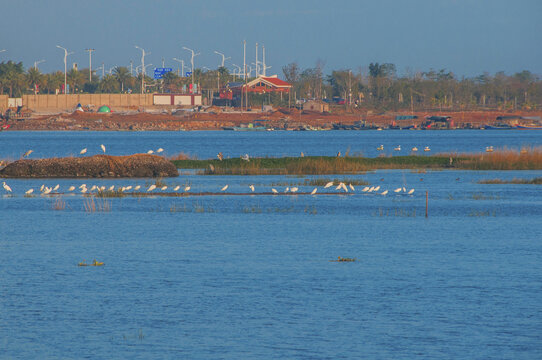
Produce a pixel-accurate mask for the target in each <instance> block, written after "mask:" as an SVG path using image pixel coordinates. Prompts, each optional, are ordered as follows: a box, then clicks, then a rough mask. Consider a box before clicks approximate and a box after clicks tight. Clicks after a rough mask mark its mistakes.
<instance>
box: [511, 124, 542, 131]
mask: <svg viewBox="0 0 542 360" xmlns="http://www.w3.org/2000/svg"><path fill="white" fill-rule="evenodd" d="M515 129H518V130H542V125H516V127H515Z"/></svg>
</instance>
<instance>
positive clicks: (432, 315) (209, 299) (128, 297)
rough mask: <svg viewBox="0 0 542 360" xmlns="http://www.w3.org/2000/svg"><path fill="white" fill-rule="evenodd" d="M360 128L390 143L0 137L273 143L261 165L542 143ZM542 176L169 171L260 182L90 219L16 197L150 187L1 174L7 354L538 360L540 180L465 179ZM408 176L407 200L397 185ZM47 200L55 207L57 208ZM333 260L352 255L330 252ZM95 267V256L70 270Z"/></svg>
mask: <svg viewBox="0 0 542 360" xmlns="http://www.w3.org/2000/svg"><path fill="white" fill-rule="evenodd" d="M372 133H373V134H375V135H376V136H383V137H382V138H376V139H373V138H371V136H369V135H365V134H366V133H361V132H356V133H352V132H333V133H331V132H327V133H290V132H288V133H286V132H280V133H278V132H277V133H273V134H271V135H268V134H267V133H264V134H261V135H260V134H258V135H256V136H257V138H252V137H251V136H248V135H246V134H242V135H239V137H237V136H238V135H237V134H234V133H225V132H222V133H218V132H217V133H135V134H132V133H67V134H66V133H35V132H32V133H5V134H8V135H9V136H8V137H4V135H5V134H1V135H0V141H2V143H1V146H0V154H2V157H7V156H6V155H5V154H6V153H7V155H8V156H9V155H10V154H13V157H15V156H17V157H18V156H20V154H19V153H20V152H21V150H22V151H23V152H24V150H25V149H27V148H33V149H34V150H35V151H36V152H38V151H39V152H41V153H43V154H45V155H44V156H52V155H61V154H65V153H70V152H72V153H75V152H78V150H79V148H80V147H83V146H86V147H89V149H90V148H91V146H94V145H96V147H97V146H99V144H101V143H104V144H106V146H108V152H109V151H111V152H112V153H130V152H134V151H136V150H134V149H138V150H139V151H144V150H145V151H146V150H147V148H157V147H160V146H161V147H163V148H165V149H166V151H171V152H176V151H187V152H190V153H193V154H195V155H197V156H199V157H201V158H205V157H214V156H215V154H216V152H217V151H218V150H217V149H220V146H218V145H217V144H222V148H223V150H222V151H223V152H224V153H226V151H228V152H229V153H231V155H232V156H238V155H239V154H242V153H250V154H259V153H258V151H262V152H261V154H263V153H264V151H263V150H262V149H260V148H265V149H274V150H269V151H268V152H266V153H265V154H266V155H271V156H279V155H282V154H291V155H297V152H298V151H305V152H306V153H307V152H310V153H312V152H314V153H318V149H321V150H320V153H321V154H333V153H334V152H336V151H337V150H336V149H337V148H338V149H345V148H346V147H347V146H349V145H350V146H351V149H352V151H354V150H355V151H363V152H369V151H368V150H364V149H365V148H364V146H367V149H369V148H371V146H373V145H372V144H373V143H372V142H374V144H380V143H383V144H385V146H387V144H389V146H393V145H395V144H399V143H401V144H402V145H403V147H406V145H405V144H409V141H411V142H412V143H416V144H417V146H418V147H420V146H426V145H425V144H426V143H427V144H428V145H429V146H432V148H437V147H443V148H444V149H443V150H442V151H450V150H453V148H452V147H453V146H456V147H459V146H460V145H457V142H459V144H461V141H464V142H463V144H464V145H461V146H472V147H473V148H474V145H472V144H471V145H469V143H473V142H474V140H476V142H477V143H476V147H485V146H488V145H493V146H508V147H513V146H521V145H526V144H528V145H540V140H539V136H535V135H533V134H535V133H537V132H508V134H509V135H506V134H504V135H501V134H502V133H501V132H492V134H494V136H493V137H491V136H490V135H489V134H490V133H489V132H483V131H480V132H475V131H473V132H469V131H466V132H458V133H463V134H465V136H467V137H469V136H473V137H474V139H471V140H470V141H468V140H466V139H465V140H461V139H460V136H458V135H454V134H455V133H456V132H439V133H437V132H420V131H417V132H406V131H402V132H378V133H377V132H372ZM386 133H387V134H389V136H390V138H386V137H384V135H385V134H386ZM450 133H453V134H451V135H448V134H450ZM222 134H223V136H222ZM277 134H279V135H277ZM280 134H283V135H280ZM307 134H308V135H307ZM312 134H314V135H312ZM381 134H382V135H381ZM402 134H404V136H403V137H401V136H402ZM411 134H412V135H411ZM416 134H419V136H421V137H420V138H417V137H416V136H414V135H416ZM425 134H430V135H431V136H429V135H425ZM471 134H476V135H471ZM524 134H525V135H524ZM25 135H26V136H25ZM206 135H208V136H209V137H210V138H207V137H206ZM250 135H253V134H250ZM507 136H508V137H507ZM258 137H259V138H258ZM411 137H412V138H411ZM354 140H359V141H360V142H359V143H357V144H358V146H359V147H358V148H356V147H355V146H356V145H355V144H356V143H354ZM449 142H456V144H451V143H449ZM369 143H370V145H366V144H369ZM81 144H85V145H83V146H81ZM164 144H166V145H164ZM309 144H313V145H309ZM478 144H480V146H478ZM485 144H488V145H485ZM121 145H122V146H121ZM117 146H118V147H119V148H118V149H117ZM445 146H448V148H446V147H445ZM123 147H126V149H123ZM58 148H60V149H62V148H63V149H64V150H62V151H64V153H61V152H60V151H59V152H58V153H56V152H55V151H57V150H55V149H58ZM302 148H305V149H310V150H301V149H302ZM170 149H174V150H170ZM224 149H227V150H224ZM9 151H12V153H9ZM343 151H344V150H343ZM89 152H90V151H89ZM96 152H97V151H96ZM537 176H542V171H528V172H513V171H509V172H475V171H472V172H468V171H430V172H427V173H415V172H411V171H408V170H406V171H378V172H373V173H367V174H361V175H349V176H341V175H338V176H332V177H329V176H327V177H325V178H337V179H344V178H345V177H346V178H348V179H356V180H365V181H367V182H369V183H370V184H371V185H380V186H381V190H380V192H381V191H382V190H384V189H388V190H390V193H389V194H388V195H387V196H382V195H377V194H367V193H363V192H362V191H361V189H362V188H363V186H356V191H355V192H354V193H352V192H349V193H348V194H341V195H329V196H328V195H319V196H308V195H297V196H263V195H258V194H257V193H258V192H263V191H269V190H270V189H271V187H274V188H276V189H278V190H280V191H283V190H284V188H285V187H286V186H292V185H294V186H298V187H300V191H310V190H312V189H313V187H312V186H306V185H298V184H303V183H304V180H305V179H306V178H307V177H281V176H260V177H250V176H230V177H223V176H207V177H205V176H198V175H185V174H183V175H182V176H180V177H179V178H175V179H165V182H166V183H167V185H168V186H175V185H185V184H190V185H191V186H192V190H191V191H193V192H199V191H217V190H218V189H220V188H221V187H222V186H224V185H225V184H229V188H228V193H241V192H246V191H248V185H250V184H254V185H255V187H256V192H255V194H254V195H249V196H234V195H227V194H226V195H224V196H205V197H196V196H193V197H186V198H164V197H158V196H156V197H148V198H147V197H146V198H134V197H125V198H113V199H108V200H107V205H108V206H109V207H110V211H96V212H87V211H85V203H86V202H87V201H88V200H87V199H86V198H83V197H82V196H81V195H68V194H63V195H59V196H52V197H42V196H35V197H24V196H23V195H24V192H25V191H26V190H27V189H28V188H35V189H37V188H38V187H39V186H41V184H45V185H47V186H52V185H56V184H57V183H58V184H59V185H60V191H61V192H65V191H66V188H67V187H68V186H69V185H79V184H82V183H86V184H87V185H92V184H96V185H106V186H109V185H113V184H114V185H121V186H122V185H124V186H126V185H143V186H146V185H149V184H151V183H152V182H153V180H152V179H130V180H92V179H85V180H72V179H61V180H12V179H10V180H8V183H9V185H10V186H11V187H12V189H13V193H12V195H9V196H8V195H4V194H5V192H4V191H3V190H2V192H1V197H0V291H1V296H0V358H7V359H11V358H15V359H18V358H44V359H47V358H97V357H98V358H134V359H148V358H175V359H178V358H189V359H196V358H200V359H209V358H212V359H215V358H216V359H240V358H245V359H269V358H296V359H298V358H304V359H337V358H344V359H358V358H376V359H390V358H393V359H409V358H424V359H442V358H453V359H488V358H499V359H539V358H541V357H542V312H541V310H540V304H541V303H542V275H541V274H542V241H541V240H540V239H542V225H541V224H542V223H541V220H540V219H541V218H542V196H541V195H542V188H540V186H536V185H483V184H478V181H479V180H481V179H491V178H502V179H512V178H514V177H516V178H517V177H520V178H533V177H537ZM403 186H404V187H405V188H406V189H407V190H408V189H415V192H414V193H413V194H412V195H410V196H409V195H405V194H403V193H400V194H396V193H394V192H393V190H394V189H395V188H397V187H403ZM425 191H428V192H429V217H428V218H425V216H424V215H425V214H424V213H425ZM322 192H336V190H335V189H334V188H332V189H326V190H324V189H322V188H319V192H318V193H322ZM58 199H61V200H62V202H63V203H64V204H65V206H64V209H63V210H54V208H55V201H58ZM96 203H97V205H103V203H100V202H98V201H96ZM57 205H58V203H57ZM337 256H343V257H355V258H357V259H358V261H357V262H354V263H337V262H331V261H330V260H333V259H336V258H337ZM94 258H96V259H98V260H99V261H103V262H105V266H103V267H78V266H77V263H79V262H81V261H83V260H86V261H87V262H91V261H92V260H93V259H94Z"/></svg>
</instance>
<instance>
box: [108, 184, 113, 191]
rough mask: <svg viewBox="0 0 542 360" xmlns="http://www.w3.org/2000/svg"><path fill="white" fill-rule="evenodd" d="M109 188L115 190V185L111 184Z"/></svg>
mask: <svg viewBox="0 0 542 360" xmlns="http://www.w3.org/2000/svg"><path fill="white" fill-rule="evenodd" d="M107 190H109V191H113V190H115V185H111V186H110V187H109V189H107Z"/></svg>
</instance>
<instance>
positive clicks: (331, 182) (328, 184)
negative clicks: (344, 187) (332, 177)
mask: <svg viewBox="0 0 542 360" xmlns="http://www.w3.org/2000/svg"><path fill="white" fill-rule="evenodd" d="M332 186H333V181H330V182H328V183H327V184H326V185H325V186H324V189H327V188H328V187H332Z"/></svg>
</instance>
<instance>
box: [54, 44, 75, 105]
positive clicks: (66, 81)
mask: <svg viewBox="0 0 542 360" xmlns="http://www.w3.org/2000/svg"><path fill="white" fill-rule="evenodd" d="M56 47H57V48H59V49H62V50H64V94H67V92H66V90H67V89H68V88H67V83H68V76H67V71H68V63H67V60H68V55H71V54H73V52H71V53H68V50H67V49H66V48H63V47H62V46H60V45H57V46H56Z"/></svg>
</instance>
